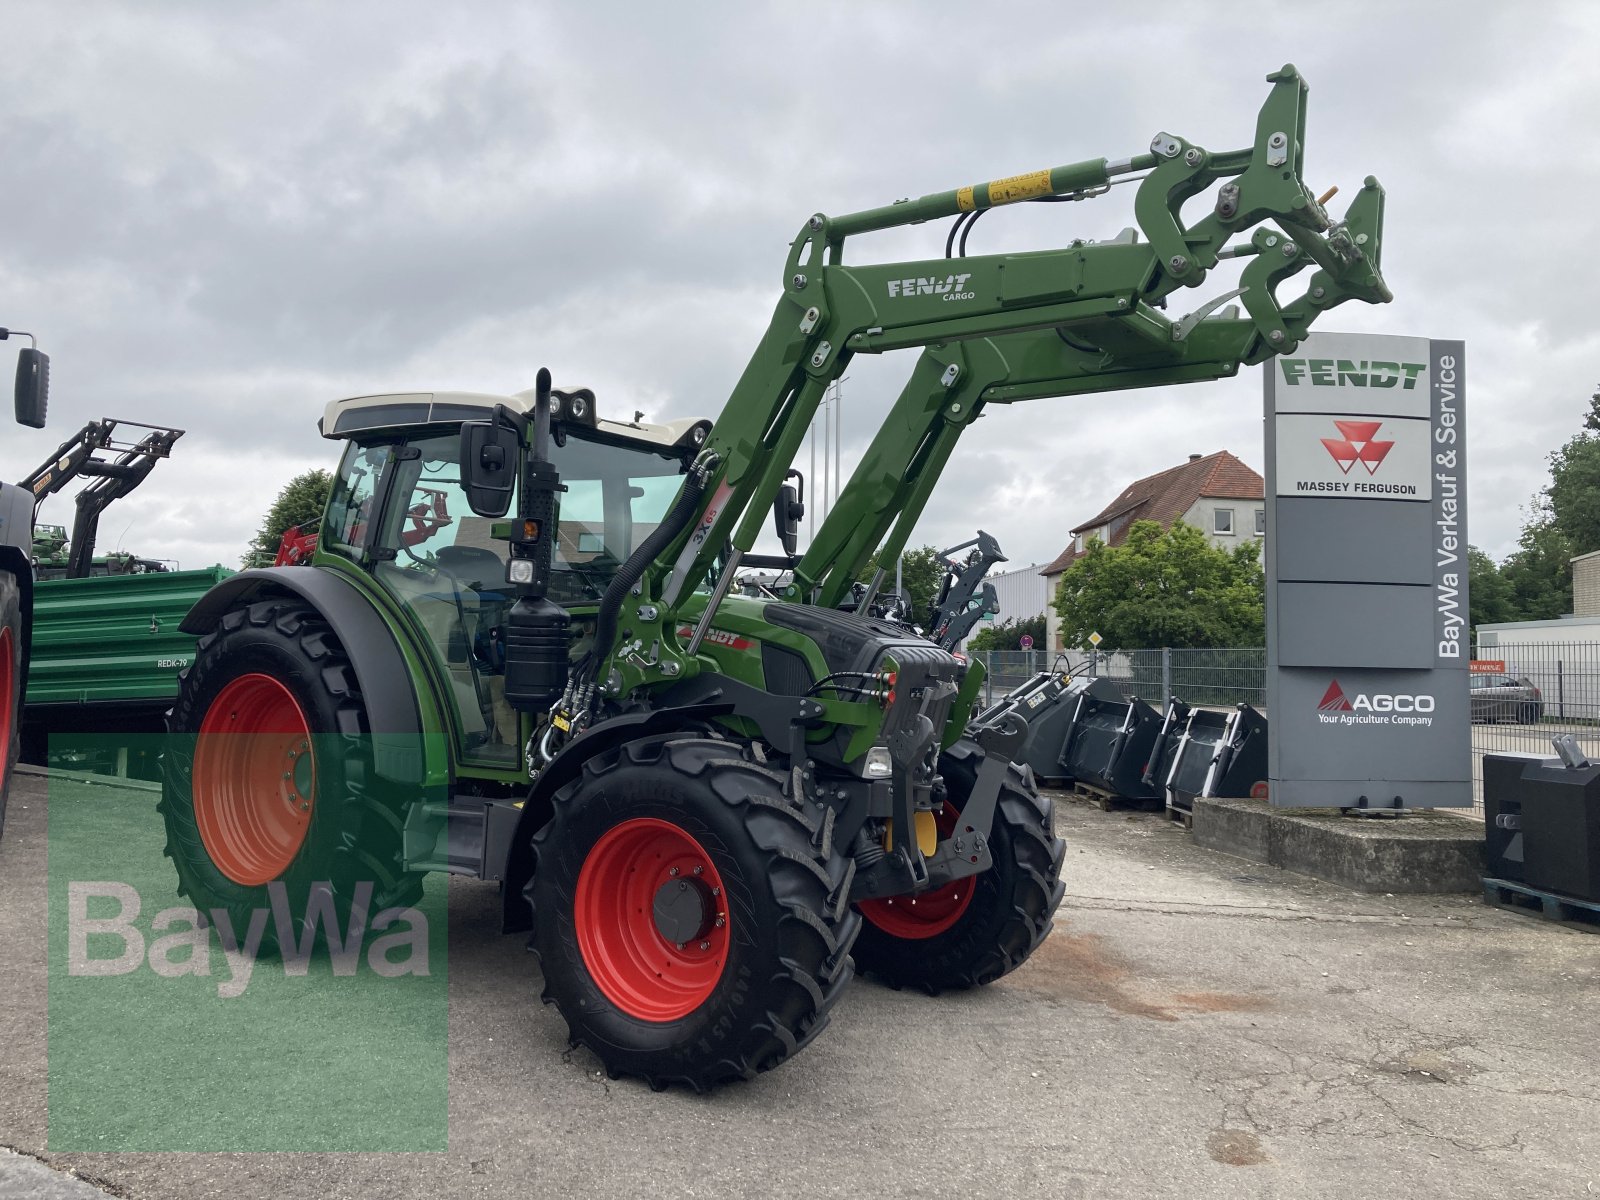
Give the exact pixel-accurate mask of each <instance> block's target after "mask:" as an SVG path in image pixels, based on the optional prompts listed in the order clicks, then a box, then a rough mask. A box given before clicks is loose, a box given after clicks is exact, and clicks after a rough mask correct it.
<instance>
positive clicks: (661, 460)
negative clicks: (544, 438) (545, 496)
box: [550, 437, 684, 605]
mask: <svg viewBox="0 0 1600 1200" xmlns="http://www.w3.org/2000/svg"><path fill="white" fill-rule="evenodd" d="M551 457H552V459H553V460H554V461H555V464H556V469H557V470H558V471H560V472H561V482H562V484H563V485H564V486H565V487H566V489H567V490H566V491H565V492H562V493H560V495H559V500H560V503H561V524H560V528H559V534H558V539H557V543H556V553H555V561H554V570H553V572H552V574H551V580H550V596H551V599H553V600H557V601H561V602H564V603H568V604H578V605H582V604H593V603H595V602H596V601H597V600H599V599H600V597H601V596H602V595H604V594H605V590H606V586H607V585H608V584H609V583H610V582H611V577H612V576H613V575H615V574H616V573H617V568H618V567H619V566H621V565H622V563H623V561H624V560H625V559H627V557H628V556H629V555H630V554H632V553H633V551H634V550H635V549H636V548H637V547H638V545H639V543H640V542H642V541H644V539H645V538H647V537H649V536H650V534H651V532H652V531H654V529H655V528H656V526H657V525H659V524H660V523H661V518H662V517H663V516H665V515H666V512H667V509H668V508H669V507H670V506H671V504H672V501H673V499H674V498H675V497H676V496H677V494H678V489H679V488H680V487H681V486H682V484H683V472H684V463H683V459H682V458H681V457H679V455H677V454H676V453H673V452H671V451H668V450H666V449H661V450H656V449H653V448H650V447H645V446H639V445H633V446H620V445H611V444H608V443H605V442H591V441H584V440H582V439H580V438H577V437H572V438H569V439H568V440H567V444H566V445H565V446H559V447H553V448H552V453H551Z"/></svg>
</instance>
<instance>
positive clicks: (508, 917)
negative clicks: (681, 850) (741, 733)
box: [500, 701, 733, 933]
mask: <svg viewBox="0 0 1600 1200" xmlns="http://www.w3.org/2000/svg"><path fill="white" fill-rule="evenodd" d="M732 710H733V705H732V704H731V703H728V702H725V701H724V702H718V703H711V704H691V705H686V706H680V707H676V708H658V709H655V710H654V711H652V712H640V713H627V714H625V715H623V716H620V717H613V718H611V719H610V720H608V721H605V722H603V723H602V724H600V725H597V726H595V727H594V728H593V729H588V730H585V731H584V732H583V733H581V734H579V735H578V736H577V737H575V738H573V739H572V741H570V742H568V743H567V745H566V746H565V747H564V748H563V749H562V751H561V753H560V754H558V755H556V757H555V761H553V762H552V763H551V764H550V765H549V766H548V767H546V768H545V770H544V772H543V773H542V774H540V776H539V778H538V780H537V781H536V782H535V783H534V785H533V790H532V791H531V792H529V793H528V798H527V800H526V801H525V802H524V804H523V805H522V812H521V815H520V816H519V817H518V819H517V826H516V829H515V830H514V831H513V832H512V835H511V841H510V844H509V845H508V846H507V847H506V859H505V865H504V867H503V868H502V870H501V872H500V879H501V881H502V882H501V884H500V931H501V932H502V933H516V932H518V931H521V930H526V929H531V928H533V913H532V911H531V910H530V909H529V907H528V901H527V899H526V897H524V896H523V894H522V891H523V888H525V887H526V886H527V884H528V880H529V879H531V878H533V835H534V833H535V832H536V831H537V830H538V829H539V827H540V826H541V825H543V824H544V823H545V822H546V821H548V820H549V819H550V812H551V805H552V800H553V798H554V796H555V794H556V792H558V791H559V790H560V789H562V788H563V787H565V786H566V785H567V784H569V783H571V782H572V781H573V780H574V779H576V778H577V777H578V775H579V773H580V772H581V771H582V770H583V764H584V763H585V762H586V761H587V760H588V759H590V758H593V757H594V756H595V755H596V754H600V753H602V752H603V751H606V750H610V749H611V748H612V747H614V746H618V745H620V744H621V743H623V742H631V741H637V740H638V739H639V738H644V737H651V736H653V735H656V734H662V733H675V732H679V731H682V730H685V729H687V728H688V727H690V726H692V725H695V724H696V723H703V722H705V721H708V720H710V719H711V718H712V717H716V716H721V715H723V714H726V713H728V712H731V711H732Z"/></svg>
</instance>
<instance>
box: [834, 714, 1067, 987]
mask: <svg viewBox="0 0 1600 1200" xmlns="http://www.w3.org/2000/svg"><path fill="white" fill-rule="evenodd" d="M982 762H983V752H982V751H981V750H979V749H978V748H977V747H976V746H974V745H972V744H971V743H970V742H957V743H956V744H955V745H954V746H952V747H951V748H950V749H949V750H948V751H946V752H945V753H944V754H942V755H940V756H939V773H940V774H941V775H942V776H943V777H944V782H945V789H946V800H945V808H946V809H947V810H951V809H953V810H954V812H959V811H960V810H961V809H962V808H963V807H964V806H965V804H966V801H967V797H968V796H970V795H971V794H972V789H973V786H974V784H976V782H977V777H978V767H979V765H980V764H981V763H982ZM945 832H947V830H945V829H943V828H941V836H943V835H944V833H945ZM989 853H990V855H991V856H992V857H993V859H994V865H993V866H992V867H990V868H989V869H988V870H987V871H984V872H983V873H982V874H980V875H973V876H969V877H968V878H966V879H958V880H956V881H955V882H954V883H949V884H946V885H945V886H944V887H942V888H938V889H936V890H934V891H931V892H924V893H922V894H921V895H918V896H916V897H910V896H896V897H891V898H888V899H880V900H869V901H864V902H862V904H861V906H860V907H861V909H862V912H863V913H864V914H865V916H866V918H867V921H866V925H865V926H864V927H863V929H862V931H861V936H860V938H858V939H857V941H856V948H855V951H854V954H855V960H856V966H857V967H858V968H859V969H860V970H861V972H862V974H864V975H871V976H873V977H874V978H876V979H878V980H880V981H881V982H883V983H886V984H888V985H889V986H890V987H893V988H902V987H917V988H921V989H922V990H923V991H925V992H927V993H928V994H929V995H936V994H938V993H939V992H942V991H954V990H959V989H963V988H972V987H980V986H982V985H983V984H986V983H993V982H994V981H995V980H996V979H999V978H1000V977H1001V976H1002V975H1005V974H1007V973H1008V972H1010V971H1014V970H1016V968H1017V967H1019V966H1021V965H1022V964H1023V963H1024V962H1026V961H1027V960H1028V956H1029V955H1031V954H1032V953H1033V952H1034V951H1035V950H1036V949H1038V948H1039V943H1041V942H1042V941H1044V939H1045V937H1046V935H1047V934H1049V932H1050V929H1051V918H1052V917H1053V915H1054V913H1055V911H1056V906H1057V905H1059V904H1060V903H1061V896H1062V893H1063V891H1064V890H1065V889H1064V887H1063V885H1062V883H1061V863H1062V859H1063V857H1064V856H1065V854H1066V843H1064V842H1063V841H1062V840H1061V839H1060V838H1058V837H1056V835H1055V827H1054V811H1053V806H1052V804H1051V802H1050V801H1049V800H1048V799H1046V798H1045V797H1043V796H1040V795H1039V793H1038V792H1037V791H1035V790H1034V789H1033V788H1030V787H1029V786H1028V785H1027V782H1026V780H1025V779H1024V777H1023V774H1022V771H1021V769H1020V768H1019V767H1017V766H1016V764H1014V763H1013V764H1008V765H1007V767H1006V774H1005V777H1004V779H1003V780H1002V781H1001V784H1000V797H999V800H998V802H997V803H996V805H995V813H994V824H993V826H992V828H991V829H990V831H989ZM913 899H915V900H916V901H917V903H916V904H915V905H913V904H912V903H911V901H912V900H913Z"/></svg>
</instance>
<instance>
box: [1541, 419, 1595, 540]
mask: <svg viewBox="0 0 1600 1200" xmlns="http://www.w3.org/2000/svg"><path fill="white" fill-rule="evenodd" d="M1584 425H1585V427H1586V429H1588V430H1591V431H1596V432H1585V433H1580V434H1578V435H1577V436H1576V437H1574V438H1572V439H1570V440H1569V441H1568V442H1567V443H1566V445H1564V446H1562V447H1561V449H1559V450H1557V451H1556V452H1555V453H1554V454H1552V455H1551V456H1550V485H1549V486H1548V487H1547V488H1545V495H1546V496H1547V497H1548V498H1549V502H1550V516H1551V519H1552V521H1553V522H1554V523H1555V526H1556V528H1557V529H1559V530H1560V531H1561V533H1562V535H1563V536H1564V537H1565V538H1566V541H1567V545H1568V546H1569V547H1570V548H1571V551H1572V553H1573V554H1587V553H1589V551H1591V550H1600V395H1597V396H1596V397H1595V400H1594V401H1593V402H1591V404H1590V408H1589V413H1588V416H1586V417H1585V418H1584Z"/></svg>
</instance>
